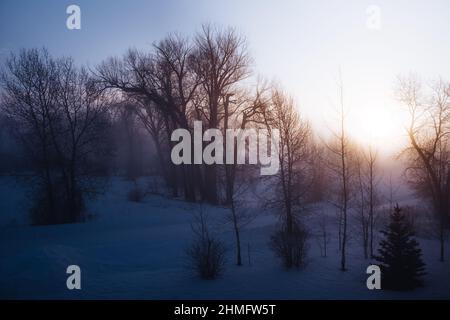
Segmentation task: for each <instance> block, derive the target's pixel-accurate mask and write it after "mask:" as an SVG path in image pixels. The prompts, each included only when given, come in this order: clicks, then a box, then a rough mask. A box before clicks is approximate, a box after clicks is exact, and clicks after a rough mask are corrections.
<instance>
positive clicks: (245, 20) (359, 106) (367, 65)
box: [0, 0, 450, 153]
mask: <svg viewBox="0 0 450 320" xmlns="http://www.w3.org/2000/svg"><path fill="white" fill-rule="evenodd" d="M71 4H76V5H78V6H79V7H80V8H81V29H80V30H69V29H67V27H66V19H67V17H68V15H67V14H66V8H67V6H69V5H71ZM373 8H375V10H376V13H375V14H374V11H373ZM374 17H375V18H376V17H378V19H376V20H375V21H376V23H375V25H374V24H373V23H371V22H373V21H374V20H373V19H374ZM202 23H213V24H216V25H219V26H224V27H227V26H232V27H235V28H236V29H237V30H238V31H239V32H241V33H242V34H243V35H244V36H245V37H246V38H247V41H248V45H249V51H250V54H251V56H252V58H253V69H254V71H255V76H257V75H259V76H262V77H264V78H266V79H269V80H275V81H278V82H279V83H281V84H282V85H283V86H284V87H285V88H286V90H287V91H288V92H289V93H290V94H291V95H292V96H293V97H294V98H295V100H296V102H297V104H298V108H299V110H300V112H301V113H302V114H304V115H305V117H306V118H308V119H309V120H310V121H311V122H312V124H313V126H314V127H315V128H316V129H317V131H318V132H319V134H321V135H324V136H326V135H327V134H329V132H330V131H332V130H333V129H334V128H335V123H336V119H337V113H336V108H337V101H338V98H339V96H338V86H337V83H338V79H339V74H341V75H342V82H343V85H344V103H345V106H346V110H347V111H346V121H347V124H348V128H349V132H350V134H351V135H352V136H353V137H354V138H355V139H356V140H358V141H360V142H362V143H366V144H367V143H370V144H373V145H375V146H376V147H379V148H380V149H382V150H384V151H386V152H388V153H389V152H396V151H397V150H398V148H399V146H400V145H402V144H403V143H405V139H406V137H405V134H404V124H405V121H406V114H405V113H404V111H403V109H402V108H401V106H400V105H399V104H398V103H397V101H396V100H395V96H394V89H395V84H396V79H397V76H399V75H408V74H410V73H415V74H417V75H419V76H420V77H421V78H422V79H423V80H424V81H425V82H430V81H432V80H433V79H436V78H438V77H442V78H443V79H446V80H450V58H449V57H450V41H449V39H450V1H447V0H429V1H426V0H413V1H406V0H395V1H393V0H390V1H376V0H372V1H365V0H358V1H354V0H341V1H338V0H334V1H333V0H327V1H325V0H316V1H312V0H310V1H304V0H286V1H283V0H281V1H275V0H227V1H225V0H222V1H217V0H199V1H196V0H168V1H155V0H150V1H145V0H128V1H119V0H109V1H106V0H71V1H66V0H40V1H35V0H1V1H0V62H1V61H4V59H5V57H6V56H7V55H8V53H9V52H10V51H16V50H18V49H20V48H30V47H43V46H45V47H46V48H48V49H49V51H50V52H51V53H52V54H54V55H70V56H72V57H74V58H75V60H76V61H77V62H79V63H83V64H88V65H90V66H95V65H96V64H97V63H99V62H100V61H101V60H102V59H104V58H106V57H109V56H115V55H121V54H123V53H124V52H125V51H126V50H127V49H128V48H130V47H136V48H139V49H143V50H149V49H150V48H151V45H152V43H153V42H155V41H158V40H159V39H161V38H162V37H164V36H165V35H166V34H168V33H170V32H178V33H181V34H183V35H186V36H192V35H193V34H195V32H196V31H198V30H199V29H200V27H201V24H202Z"/></svg>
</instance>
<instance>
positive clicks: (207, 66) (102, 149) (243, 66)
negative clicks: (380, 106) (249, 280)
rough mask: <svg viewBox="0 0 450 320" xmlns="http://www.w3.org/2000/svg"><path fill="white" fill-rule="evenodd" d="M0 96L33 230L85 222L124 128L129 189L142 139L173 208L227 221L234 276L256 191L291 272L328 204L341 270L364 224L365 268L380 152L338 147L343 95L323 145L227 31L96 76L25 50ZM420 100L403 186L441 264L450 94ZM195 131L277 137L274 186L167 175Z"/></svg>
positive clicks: (207, 31)
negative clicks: (179, 146)
mask: <svg viewBox="0 0 450 320" xmlns="http://www.w3.org/2000/svg"><path fill="white" fill-rule="evenodd" d="M1 84H2V100H1V110H2V113H3V116H4V117H5V118H6V119H8V121H9V123H10V124H12V125H11V128H12V132H13V133H14V136H15V137H16V138H17V141H18V142H19V143H20V146H21V147H22V149H23V152H24V155H25V156H26V158H27V159H28V162H29V163H31V168H32V171H33V179H34V184H33V185H34V186H35V192H34V205H33V208H32V216H33V223H35V224H56V223H69V222H77V221H82V220H84V219H85V217H84V213H85V210H84V205H85V199H86V197H89V196H91V195H95V194H96V193H97V192H98V191H99V188H100V186H99V179H97V177H98V176H102V175H103V176H107V175H109V172H108V170H109V169H108V164H110V163H111V157H112V155H114V153H116V152H117V148H118V146H117V143H114V142H113V141H112V138H111V137H112V136H113V133H114V131H115V129H117V123H118V122H120V123H122V124H123V125H124V127H125V131H124V132H125V138H124V139H125V140H126V144H127V148H128V149H127V150H126V151H125V152H124V153H125V154H126V156H125V157H127V156H128V158H127V159H128V160H127V161H126V162H127V168H126V172H127V175H129V176H131V177H136V176H137V175H139V174H140V172H142V170H138V168H140V167H142V166H145V164H142V163H141V162H139V155H140V153H139V152H138V151H139V150H141V149H140V148H142V144H143V143H146V142H145V141H146V140H145V139H143V138H141V136H142V135H143V133H144V132H145V134H146V135H147V136H148V137H149V138H150V139H151V141H152V145H153V150H152V151H153V152H152V154H153V155H154V156H155V161H154V162H152V166H154V167H155V168H156V169H155V170H154V171H155V172H158V173H159V174H160V175H161V177H162V179H163V180H164V184H165V186H166V187H167V188H168V190H170V194H171V196H173V197H182V198H184V199H185V200H186V201H191V202H208V203H211V204H221V205H225V206H228V207H229V208H230V212H231V214H230V221H231V222H232V225H233V228H234V230H235V237H236V262H237V264H238V265H240V264H242V257H241V243H240V232H241V230H242V227H243V226H244V225H245V224H246V223H247V222H248V221H249V220H250V217H249V216H248V214H246V210H245V209H243V208H242V200H241V198H242V197H241V196H242V194H243V193H244V191H246V190H248V189H249V188H250V186H252V185H255V184H257V185H259V186H265V187H267V188H268V189H269V192H265V193H264V201H263V202H264V204H265V205H266V206H267V207H270V208H271V209H273V210H274V211H275V212H277V214H278V215H279V216H280V221H281V222H280V226H279V229H278V231H277V232H276V233H275V234H274V235H273V236H272V240H271V246H272V247H273V249H274V250H275V251H276V252H277V254H279V255H280V256H281V257H282V259H283V263H284V264H285V266H286V267H288V268H291V267H295V266H300V265H302V263H303V261H304V253H305V250H306V245H305V240H306V238H307V233H308V231H307V230H306V228H305V226H304V225H303V223H302V216H303V214H304V213H305V210H306V207H307V206H308V204H310V203H314V202H318V201H323V200H326V201H329V202H330V203H332V204H333V205H334V206H335V208H336V210H337V213H338V214H337V217H338V224H337V225H338V235H339V248H340V250H341V269H342V270H346V268H347V263H346V247H347V245H348V232H349V231H348V224H349V216H350V215H351V216H352V217H357V219H358V221H359V225H360V231H361V239H362V241H361V245H362V248H363V253H364V256H365V257H366V258H369V257H373V255H374V250H375V244H374V237H375V236H374V234H375V231H376V226H375V224H376V216H377V213H378V211H379V207H380V205H381V202H382V201H381V197H382V195H381V191H380V188H379V182H380V179H381V177H382V175H383V173H382V172H380V171H381V170H380V166H379V160H378V156H377V150H375V149H373V148H369V147H368V146H359V145H357V144H356V143H355V142H354V141H352V139H351V137H350V136H349V135H348V134H347V130H346V127H347V123H346V119H345V112H344V109H345V108H344V107H345V100H344V94H343V83H342V82H341V83H340V84H339V87H338V91H339V95H340V96H339V99H338V100H339V103H338V107H337V111H338V114H339V121H338V122H339V123H337V126H336V127H337V130H336V131H334V132H333V135H332V137H331V139H329V140H328V141H326V142H323V141H321V140H320V139H318V135H317V134H316V133H315V132H314V130H313V128H312V127H311V125H310V123H309V122H308V121H307V119H306V118H305V117H304V116H303V114H302V113H301V112H300V111H299V108H298V107H297V105H296V103H295V101H294V100H293V99H292V98H291V97H290V96H289V94H288V93H286V92H285V91H284V90H283V88H282V87H281V86H280V85H278V84H274V83H272V82H268V81H264V80H260V78H259V77H258V76H257V75H256V74H255V70H253V68H252V59H251V57H250V55H249V53H248V49H247V42H246V40H245V38H244V37H243V36H242V35H240V34H239V33H238V32H237V31H236V30H235V29H233V28H219V27H215V26H211V25H204V26H202V28H201V29H200V30H199V32H197V33H196V34H195V35H194V36H193V37H190V38H188V37H183V36H181V35H177V34H170V35H168V36H166V37H165V38H163V39H162V40H160V41H158V42H155V43H154V44H153V46H152V48H151V49H150V50H147V51H142V50H137V49H129V50H128V51H127V52H126V53H125V54H124V55H123V56H121V57H110V58H107V59H105V60H104V61H103V62H101V63H99V64H98V65H97V66H95V67H94V68H91V69H87V68H85V67H79V66H77V65H76V63H75V62H74V60H73V59H72V58H67V57H62V58H55V57H53V56H51V55H50V53H49V52H48V51H47V50H45V49H24V50H22V51H21V52H20V53H11V55H10V57H9V58H8V59H7V61H6V63H5V65H4V68H3V71H2V74H1ZM420 89H421V88H420V83H419V82H418V81H413V79H412V78H411V77H409V78H407V79H402V80H401V81H399V88H398V89H397V90H396V92H397V93H398V96H399V100H400V101H401V102H403V103H404V105H406V106H407V107H408V110H409V114H410V121H411V122H410V125H409V127H408V130H407V133H408V136H409V140H410V146H408V147H407V148H406V149H405V150H404V153H403V154H404V156H405V158H406V161H407V162H408V164H409V166H408V169H407V170H406V174H407V177H408V181H409V182H410V183H411V185H413V186H414V187H415V189H416V191H417V193H418V195H420V196H421V197H422V198H423V199H425V200H427V201H428V202H429V203H430V204H431V207H432V212H433V213H434V216H435V218H436V219H435V221H436V223H437V230H439V239H440V243H441V250H440V257H441V260H443V259H444V243H445V232H446V230H447V229H448V228H449V226H450V219H449V217H450V213H449V199H450V162H449V159H450V158H449V151H450V146H449V136H450V104H449V103H450V85H449V83H447V82H445V81H443V80H441V81H439V82H438V83H437V84H436V85H434V86H433V87H432V88H431V89H430V90H428V91H427V90H424V91H421V90H420ZM118 119H120V121H119V120H118ZM194 121H201V122H202V124H203V127H204V128H205V129H218V130H221V131H222V132H224V133H225V132H226V130H227V129H229V128H240V129H246V128H255V129H258V128H263V129H266V130H267V131H268V132H269V133H270V132H271V130H273V129H278V130H279V132H280V142H279V146H277V148H278V155H279V164H280V167H279V168H280V169H279V171H278V173H277V174H276V175H274V176H272V177H261V176H259V174H258V172H259V170H254V169H255V168H254V166H244V165H240V164H236V161H234V163H232V164H229V163H226V162H225V161H224V162H223V163H224V164H208V165H207V164H189V165H188V164H180V165H175V164H173V162H172V161H171V158H170V152H171V150H172V148H173V146H174V142H173V141H172V139H171V134H172V132H173V131H174V130H175V129H178V128H182V129H186V130H188V131H189V132H192V131H193V123H194ZM224 135H225V134H224ZM137 137H139V139H138V138H137ZM224 143H226V141H224ZM224 149H226V145H225V146H224ZM234 155H235V157H236V152H234ZM193 156H194V155H192V157H193ZM192 163H194V161H192ZM324 235H326V232H325V233H324ZM326 243H327V241H326V239H325V241H323V244H324V245H326Z"/></svg>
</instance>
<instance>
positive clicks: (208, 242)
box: [186, 215, 226, 280]
mask: <svg viewBox="0 0 450 320" xmlns="http://www.w3.org/2000/svg"><path fill="white" fill-rule="evenodd" d="M192 230H193V232H194V235H195V237H194V240H193V242H192V243H191V244H190V246H189V247H188V248H187V250H186V253H187V256H188V258H189V265H190V267H191V268H192V269H193V270H194V272H195V273H196V274H197V275H198V276H199V277H200V278H202V279H208V280H211V279H215V278H217V277H219V276H220V275H221V274H222V273H223V271H224V267H225V253H226V248H225V245H224V244H223V242H222V241H220V240H219V239H217V238H215V237H213V236H211V234H210V233H209V231H208V227H207V225H206V223H205V221H204V218H203V215H200V216H199V218H198V219H197V222H196V225H194V226H193V227H192Z"/></svg>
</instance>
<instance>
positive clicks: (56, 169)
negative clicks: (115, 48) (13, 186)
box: [2, 49, 110, 224]
mask: <svg viewBox="0 0 450 320" xmlns="http://www.w3.org/2000/svg"><path fill="white" fill-rule="evenodd" d="M2 80H3V81H2V82H3V86H4V89H5V94H4V106H5V111H6V114H7V115H8V116H9V117H10V118H11V119H12V120H13V121H15V123H16V124H17V126H16V129H17V133H18V137H19V138H20V139H21V141H22V143H23V145H24V146H25V147H26V148H27V150H28V151H29V153H28V154H29V156H30V157H31V158H32V161H33V163H34V164H35V168H36V172H37V173H38V177H39V179H38V183H39V185H40V186H39V188H40V190H38V191H37V194H36V197H37V198H38V199H37V204H36V207H35V209H36V215H35V217H34V218H35V219H34V220H35V223H39V224H41V223H66V222H74V221H79V220H80V219H82V216H81V214H82V212H83V196H84V195H86V194H87V193H89V192H91V191H94V190H93V189H92V187H93V183H92V181H90V182H91V183H88V182H89V181H83V180H86V179H88V178H89V177H92V175H93V174H95V173H94V172H93V170H92V169H93V168H98V164H99V163H101V162H102V160H103V159H100V158H101V156H102V155H106V153H107V151H108V150H106V149H107V148H106V144H105V143H104V142H105V139H106V136H107V135H106V132H107V128H108V126H109V120H108V114H107V112H106V111H107V109H106V105H107V104H108V103H110V101H109V98H107V97H105V96H103V94H102V91H101V90H99V88H97V87H96V85H95V84H94V82H93V81H92V79H91V78H90V76H89V74H88V73H87V71H86V70H84V69H79V68H77V67H75V65H74V62H73V60H72V59H69V58H61V59H53V58H52V57H51V56H50V55H49V53H48V52H47V51H46V50H45V49H43V50H36V49H31V50H23V51H22V52H21V53H20V54H19V55H14V54H12V55H11V57H10V58H9V60H8V62H7V71H6V72H5V73H4V74H3V75H2ZM96 162H97V163H96Z"/></svg>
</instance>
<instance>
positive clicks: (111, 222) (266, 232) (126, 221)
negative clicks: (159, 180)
mask: <svg viewBox="0 0 450 320" xmlns="http://www.w3.org/2000/svg"><path fill="white" fill-rule="evenodd" d="M132 187H133V184H132V183H131V182H129V181H125V180H123V179H122V178H119V177H116V178H112V179H111V182H110V186H109V188H108V189H107V191H106V192H105V194H103V195H101V196H99V197H98V198H97V199H95V200H92V201H90V202H89V204H88V208H89V211H90V213H91V214H92V216H93V217H94V218H93V219H91V220H90V221H88V222H85V223H78V224H68V225H57V226H29V225H27V224H28V219H27V218H26V216H27V214H26V210H27V201H26V199H27V197H26V192H25V190H24V188H23V184H20V183H19V182H17V181H16V179H15V178H13V177H1V178H0V192H1V198H0V200H1V201H0V225H1V227H0V298H3V299H16V298H22V299H47V298H55V299H74V298H77V299H97V298H98V299H117V298H120V299H317V298H319V299H416V298H425V299H428V298H434V299H442V298H447V299H448V298H450V268H449V267H448V262H445V263H441V262H439V261H438V249H439V246H438V242H437V241H436V240H433V239H422V238H419V239H418V240H419V242H420V244H421V246H422V249H423V251H424V260H425V262H426V264H427V272H428V275H427V276H426V277H425V283H426V285H425V287H423V288H419V289H417V290H415V291H413V292H403V293H402V292H389V291H383V290H368V289H367V288H366V279H367V275H366V273H365V271H366V267H367V266H368V265H369V264H370V261H369V260H364V259H363V257H362V248H361V245H360V240H359V238H358V236H357V229H356V227H355V230H353V231H352V236H351V238H350V243H349V247H348V262H349V266H348V269H349V270H348V271H347V272H341V271H340V270H339V251H338V248H337V246H336V242H337V241H336V237H337V236H336V233H335V231H336V230H335V229H336V227H335V222H334V220H333V217H334V213H333V212H332V211H333V210H332V209H331V208H330V207H329V206H326V205H323V210H325V211H326V212H327V214H328V215H329V217H330V219H329V220H330V222H329V226H328V229H329V231H330V232H331V233H332V234H331V236H332V239H331V242H330V247H329V248H328V256H327V257H321V255H320V250H319V247H318V244H317V240H316V239H315V238H314V234H317V232H318V229H317V220H316V219H317V215H315V213H314V212H311V213H310V214H309V215H308V216H307V217H305V221H306V222H305V223H306V224H307V225H309V226H310V228H311V230H312V234H313V236H312V237H311V239H310V249H309V259H308V264H307V266H306V267H305V268H304V269H302V270H298V271H285V270H283V268H282V267H281V266H280V263H279V261H278V260H277V259H276V258H275V257H274V255H273V253H272V252H271V251H270V249H269V246H268V241H269V238H270V235H271V233H272V232H273V230H274V227H275V226H276V223H277V219H276V217H275V216H274V215H273V214H271V213H269V212H260V214H259V215H258V216H257V218H256V219H255V221H253V222H252V223H251V224H250V225H248V226H247V227H246V229H245V230H243V232H242V248H243V262H244V266H241V267H238V266H236V265H235V264H234V236H233V232H232V228H231V226H230V225H229V224H226V223H225V222H224V216H225V215H226V214H227V209H226V208H222V207H212V206H208V205H203V206H202V210H203V211H204V212H205V214H207V216H208V218H209V221H210V223H211V226H212V231H213V232H214V233H215V234H217V235H218V236H220V237H221V238H222V239H223V240H224V241H225V242H226V244H227V246H228V249H229V250H228V253H227V258H228V260H227V265H226V271H225V273H224V275H223V276H222V277H221V278H219V279H217V280H209V281H205V280H201V279H198V278H196V277H195V276H194V275H193V274H192V273H191V272H190V271H189V270H188V268H187V267H186V265H187V260H186V256H185V248H186V246H187V245H188V243H189V241H190V240H191V238H192V232H191V223H192V221H193V216H194V214H195V213H196V212H198V211H199V210H200V205H198V204H191V203H185V202H183V201H181V200H177V199H170V198H167V197H163V196H158V195H148V196H146V197H145V199H144V200H143V201H142V202H140V203H135V202H130V201H128V200H127V192H128V190H130V189H131V188H132ZM254 210H258V209H257V208H254ZM248 247H250V254H249V252H248ZM248 256H250V260H251V265H249V264H248ZM71 264H76V265H79V266H80V268H81V288H82V289H81V290H68V289H67V288H66V279H67V276H68V275H67V274H66V268H67V266H69V265H71Z"/></svg>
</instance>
